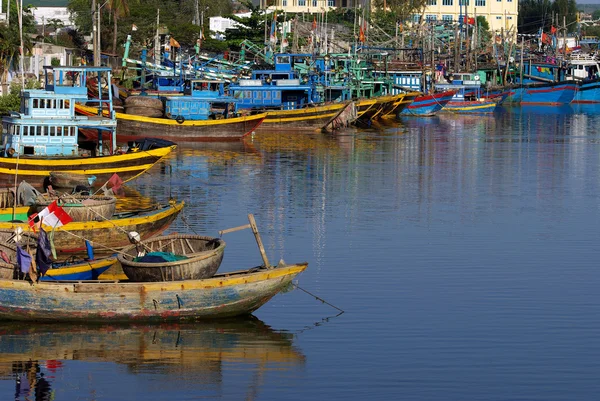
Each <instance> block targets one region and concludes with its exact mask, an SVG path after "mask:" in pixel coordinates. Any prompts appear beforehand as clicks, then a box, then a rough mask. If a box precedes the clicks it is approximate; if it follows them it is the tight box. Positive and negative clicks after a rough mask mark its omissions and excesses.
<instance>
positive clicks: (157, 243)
mask: <svg viewBox="0 0 600 401" xmlns="http://www.w3.org/2000/svg"><path fill="white" fill-rule="evenodd" d="M140 249H143V250H144V252H146V255H145V256H144V257H141V258H140V257H138V250H140ZM224 251H225V241H223V240H222V239H220V238H211V237H204V236H200V235H180V234H172V235H165V236H160V237H153V238H150V239H147V240H145V241H141V242H140V243H138V244H136V245H132V246H130V247H128V248H125V249H123V251H122V252H121V253H120V254H119V256H118V259H119V262H120V263H121V267H122V268H123V272H124V273H125V275H126V276H127V277H128V278H129V280H131V281H179V280H199V279H204V278H208V277H212V276H214V274H215V273H216V272H217V270H218V269H219V266H220V265H221V261H222V260H223V252H224ZM157 252H170V254H169V255H167V256H176V257H177V259H178V260H174V261H172V262H166V261H165V262H160V261H155V262H145V261H143V259H144V258H147V257H148V256H150V257H152V258H159V259H160V258H161V257H162V255H160V254H158V255H157ZM140 259H141V260H140Z"/></svg>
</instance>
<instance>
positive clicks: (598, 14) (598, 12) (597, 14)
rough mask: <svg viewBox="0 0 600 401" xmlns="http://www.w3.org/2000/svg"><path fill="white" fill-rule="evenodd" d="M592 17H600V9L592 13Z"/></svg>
mask: <svg viewBox="0 0 600 401" xmlns="http://www.w3.org/2000/svg"><path fill="white" fill-rule="evenodd" d="M592 18H593V19H595V20H597V19H600V10H596V11H594V12H593V13H592Z"/></svg>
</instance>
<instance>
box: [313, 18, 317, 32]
mask: <svg viewBox="0 0 600 401" xmlns="http://www.w3.org/2000/svg"><path fill="white" fill-rule="evenodd" d="M315 29H317V17H316V16H314V17H313V24H312V30H313V31H314V30H315Z"/></svg>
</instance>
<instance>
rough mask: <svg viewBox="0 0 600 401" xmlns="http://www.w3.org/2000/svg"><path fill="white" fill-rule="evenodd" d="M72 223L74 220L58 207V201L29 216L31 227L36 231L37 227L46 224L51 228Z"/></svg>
mask: <svg viewBox="0 0 600 401" xmlns="http://www.w3.org/2000/svg"><path fill="white" fill-rule="evenodd" d="M72 221H73V219H72V218H71V216H69V214H68V213H67V212H65V209H63V208H62V207H60V206H58V201H56V200H55V201H54V202H52V203H50V204H49V205H48V206H47V207H45V208H44V209H43V210H42V211H41V212H39V213H34V214H32V215H31V216H29V226H30V227H31V228H33V229H34V231H35V228H36V226H37V227H39V225H40V224H46V225H47V226H50V227H60V226H64V225H65V224H69V223H70V222H72ZM38 223H39V224H38Z"/></svg>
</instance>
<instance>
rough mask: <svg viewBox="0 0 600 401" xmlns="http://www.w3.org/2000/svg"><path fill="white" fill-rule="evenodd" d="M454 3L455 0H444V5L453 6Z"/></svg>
mask: <svg viewBox="0 0 600 401" xmlns="http://www.w3.org/2000/svg"><path fill="white" fill-rule="evenodd" d="M453 4H454V0H442V5H443V6H451V5H453Z"/></svg>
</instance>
